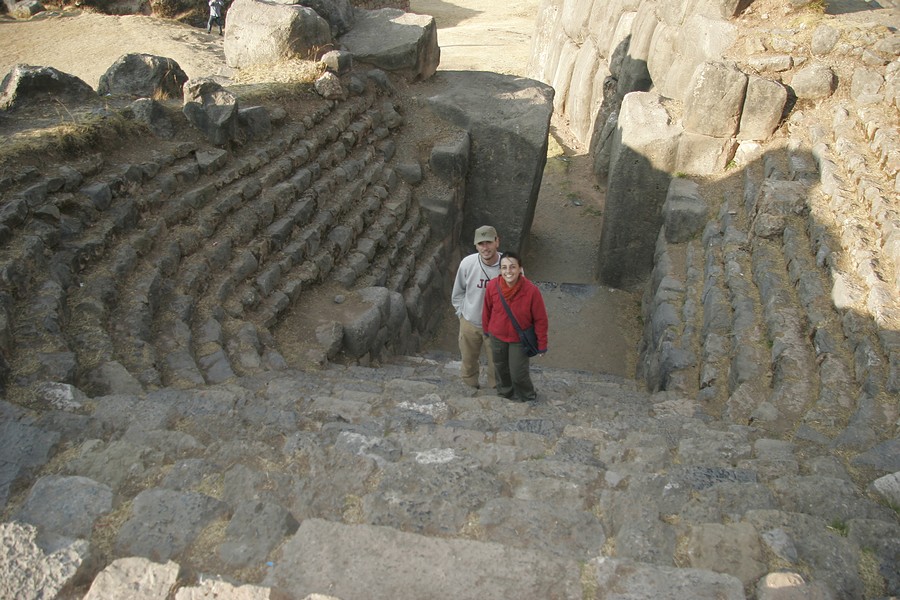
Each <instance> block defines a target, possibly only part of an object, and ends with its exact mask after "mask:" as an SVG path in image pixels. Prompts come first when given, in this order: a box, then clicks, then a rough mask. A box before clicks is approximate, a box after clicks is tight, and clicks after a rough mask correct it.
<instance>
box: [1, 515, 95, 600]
mask: <svg viewBox="0 0 900 600" xmlns="http://www.w3.org/2000/svg"><path fill="white" fill-rule="evenodd" d="M36 539H37V529H36V528H35V527H34V526H33V525H28V524H23V523H17V522H9V523H0V597H2V598H56V597H57V594H58V593H59V592H60V590H62V589H63V588H64V587H65V586H66V585H68V584H70V583H71V582H72V580H73V579H74V577H75V573H76V572H77V571H78V569H79V567H81V564H82V563H83V562H84V561H85V559H86V558H87V557H88V551H89V546H88V543H87V542H86V541H84V540H71V539H69V540H67V539H58V540H56V541H55V544H54V547H53V548H46V549H45V548H41V547H40V546H39V545H38V544H37V542H36Z"/></svg>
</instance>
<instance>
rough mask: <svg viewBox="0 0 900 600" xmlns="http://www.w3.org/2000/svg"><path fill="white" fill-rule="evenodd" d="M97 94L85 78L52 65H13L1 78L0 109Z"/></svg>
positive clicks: (80, 99) (87, 98) (84, 98)
mask: <svg viewBox="0 0 900 600" xmlns="http://www.w3.org/2000/svg"><path fill="white" fill-rule="evenodd" d="M96 98H97V94H96V92H94V90H93V89H91V86H89V85H88V84H86V83H85V82H84V81H82V80H81V79H79V78H78V77H75V76H74V75H69V74H68V73H63V72H62V71H58V70H56V69H54V68H53V67H32V66H30V65H16V66H15V67H13V68H12V70H11V71H10V72H9V73H7V74H6V76H5V77H4V78H3V81H2V82H0V110H12V109H15V108H20V107H25V106H30V105H32V104H38V103H45V102H54V101H57V100H58V101H60V102H62V103H63V104H68V103H73V102H75V103H81V102H87V101H90V100H93V99H96Z"/></svg>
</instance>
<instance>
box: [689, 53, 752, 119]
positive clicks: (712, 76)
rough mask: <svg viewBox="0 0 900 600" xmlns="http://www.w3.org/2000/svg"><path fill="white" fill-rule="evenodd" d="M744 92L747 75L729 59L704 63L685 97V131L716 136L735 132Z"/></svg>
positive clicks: (745, 92) (696, 73)
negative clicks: (724, 61)
mask: <svg viewBox="0 0 900 600" xmlns="http://www.w3.org/2000/svg"><path fill="white" fill-rule="evenodd" d="M746 94H747V75H745V74H744V73H743V72H741V70H740V69H738V68H737V66H735V65H734V64H730V63H712V62H708V63H703V64H702V65H700V66H698V67H697V70H696V71H694V75H693V77H692V78H691V81H690V84H689V85H688V88H687V93H686V95H685V99H684V117H683V119H682V121H683V123H684V129H685V131H688V132H691V133H700V134H703V135H709V136H715V137H730V136H732V135H734V134H735V133H737V130H738V124H739V123H740V119H741V110H742V109H743V106H744V98H745V96H746Z"/></svg>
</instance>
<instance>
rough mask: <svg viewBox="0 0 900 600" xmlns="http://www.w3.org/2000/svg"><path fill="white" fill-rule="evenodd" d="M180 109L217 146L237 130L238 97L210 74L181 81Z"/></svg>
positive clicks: (232, 136) (228, 139)
mask: <svg viewBox="0 0 900 600" xmlns="http://www.w3.org/2000/svg"><path fill="white" fill-rule="evenodd" d="M239 1H248V2H254V1H255V0H239ZM181 110H182V112H183V113H184V116H186V117H187V119H188V121H190V123H191V125H193V126H194V127H196V128H197V129H199V130H200V131H202V132H203V133H204V135H206V137H207V139H209V141H210V143H212V144H215V145H216V146H222V145H224V144H226V143H227V142H228V141H230V140H232V139H234V137H235V136H236V134H237V129H238V101H237V97H235V95H234V94H232V93H231V92H229V91H227V90H226V89H225V88H223V87H222V86H221V85H220V84H219V83H217V82H216V81H215V80H214V79H212V78H208V77H204V78H199V79H191V80H189V81H188V82H187V83H186V84H185V85H184V107H183V108H182V109H181Z"/></svg>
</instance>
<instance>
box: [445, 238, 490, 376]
mask: <svg viewBox="0 0 900 600" xmlns="http://www.w3.org/2000/svg"><path fill="white" fill-rule="evenodd" d="M499 248H500V238H499V237H498V236H497V230H496V229H494V228H493V227H491V226H490V225H484V226H482V227H479V228H478V229H476V230H475V249H476V250H477V252H476V253H475V254H470V255H469V256H467V257H465V258H464V259H462V261H460V263H459V269H458V270H457V271H456V279H455V280H454V281H453V295H452V297H451V302H453V308H455V309H456V316H457V317H458V318H459V352H460V354H461V355H462V367H461V369H460V375H461V376H462V380H463V381H464V382H465V383H466V384H468V385H470V386H472V387H474V388H477V387H478V386H479V384H478V376H479V373H480V364H479V359H480V357H481V348H482V347H483V346H484V345H485V344H484V332H483V331H482V330H481V307H482V305H483V304H484V289H485V287H486V286H487V284H488V282H489V281H490V280H491V279H493V278H494V277H496V276H497V275H499V274H500V253H499V252H498V249H499ZM485 354H487V359H488V386H489V387H494V386H495V381H494V360H493V357H492V356H491V352H490V347H487V349H486V351H485Z"/></svg>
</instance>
